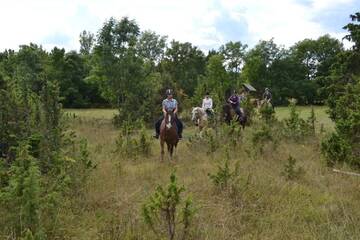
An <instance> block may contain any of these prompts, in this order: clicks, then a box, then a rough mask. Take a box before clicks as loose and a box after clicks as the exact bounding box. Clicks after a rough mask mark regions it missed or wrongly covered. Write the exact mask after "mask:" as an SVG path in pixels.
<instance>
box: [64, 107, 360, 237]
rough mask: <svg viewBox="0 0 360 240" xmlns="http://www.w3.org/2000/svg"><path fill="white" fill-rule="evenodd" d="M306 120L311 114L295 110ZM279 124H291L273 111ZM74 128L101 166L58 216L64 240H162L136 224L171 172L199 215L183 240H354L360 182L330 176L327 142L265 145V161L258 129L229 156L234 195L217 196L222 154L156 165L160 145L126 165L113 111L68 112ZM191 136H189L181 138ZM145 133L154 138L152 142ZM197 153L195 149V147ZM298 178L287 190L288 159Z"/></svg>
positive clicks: (186, 152)
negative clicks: (213, 176) (235, 175)
mask: <svg viewBox="0 0 360 240" xmlns="http://www.w3.org/2000/svg"><path fill="white" fill-rule="evenodd" d="M300 110H301V114H302V116H304V117H305V118H306V115H307V114H308V113H309V112H310V109H309V108H305V107H304V108H300ZM276 111H277V117H278V118H279V119H283V118H285V117H286V116H287V114H288V110H287V109H286V108H277V109H276ZM67 112H70V113H71V114H72V115H74V114H75V115H76V116H77V117H74V118H73V119H71V128H72V129H74V130H75V131H76V133H77V135H78V136H79V137H83V138H86V139H87V140H88V143H89V151H90V154H91V155H90V156H91V158H92V159H93V160H94V161H95V162H96V163H97V164H98V166H97V168H96V169H95V170H94V171H93V173H92V175H91V176H90V179H89V181H88V184H87V186H86V193H85V195H84V196H81V197H79V198H80V199H78V201H76V203H75V204H76V205H75V206H74V209H77V210H76V211H75V212H74V211H72V212H70V210H64V213H63V214H64V218H65V219H66V225H65V226H64V230H63V231H64V235H65V236H67V238H66V239H84V240H85V239H109V240H113V239H158V238H157V237H156V236H155V235H153V234H152V233H151V232H150V230H149V228H147V227H146V226H145V224H144V222H143V220H142V217H141V206H142V204H143V203H144V202H145V200H146V199H147V198H148V197H149V196H150V194H152V193H153V192H154V189H155V187H156V186H157V185H158V184H161V185H164V184H167V183H168V182H169V175H170V173H171V172H173V171H174V170H175V171H176V175H177V176H178V179H179V182H180V183H181V184H182V185H184V186H185V188H186V191H185V193H184V195H190V196H191V197H192V199H193V202H194V204H195V206H196V208H197V212H196V215H195V219H194V222H193V224H192V230H191V235H190V238H189V239H274V240H275V239H276V240H278V239H284V240H285V239H286V240H287V239H359V236H360V228H359V227H358V226H359V224H360V207H359V204H358V199H360V192H359V191H357V190H358V189H359V184H360V179H359V178H358V177H354V176H347V175H341V174H337V173H333V172H332V170H331V169H329V168H327V167H326V165H325V163H324V161H323V160H322V157H321V154H320V147H319V143H320V140H321V138H322V136H323V135H320V134H318V135H317V136H316V137H311V138H306V139H305V140H303V141H300V142H294V141H289V140H283V141H280V142H277V143H275V144H266V145H265V146H264V149H263V152H262V153H259V151H257V150H256V149H257V146H254V144H252V142H251V138H252V134H253V132H254V131H255V129H254V127H249V128H247V129H245V132H243V137H242V141H241V144H238V145H236V146H235V147H233V148H231V149H230V168H231V169H233V168H234V166H235V163H236V162H238V163H239V166H240V171H239V172H240V175H239V181H238V182H237V183H236V189H237V190H236V192H235V193H234V191H230V190H225V191H220V190H219V189H217V188H215V186H214V185H213V183H212V182H211V181H210V179H209V176H208V174H209V173H215V172H216V171H217V169H218V165H223V162H224V159H225V155H226V154H225V149H228V148H226V147H225V144H222V143H220V147H219V149H218V150H217V151H216V152H215V153H214V154H207V151H208V148H207V147H206V146H205V145H204V144H197V145H191V144H189V141H188V140H187V139H184V140H183V141H182V142H180V144H179V147H178V149H177V153H176V157H175V159H176V161H175V163H169V162H160V161H159V145H158V142H157V141H156V140H155V139H153V140H151V141H152V143H151V147H152V154H151V155H150V156H147V157H137V158H135V159H130V158H126V157H124V156H123V155H122V154H119V153H116V152H115V151H114V150H115V148H116V145H115V142H116V138H117V136H118V134H119V130H117V129H115V128H114V127H113V126H112V124H111V117H112V116H113V114H114V110H67ZM316 115H317V119H318V125H317V126H320V125H321V124H323V125H324V127H325V128H326V129H328V130H329V131H331V129H332V128H333V125H332V124H331V122H330V120H329V119H328V117H327V116H326V114H325V108H320V107H318V108H316ZM195 131H196V130H195V129H194V128H193V127H191V126H188V127H187V128H186V129H185V136H187V137H190V136H191V135H193V134H194V132H195ZM148 133H149V134H150V133H151V130H149V132H148ZM194 144H195V143H194ZM290 155H291V156H293V157H294V158H296V159H297V163H296V164H297V166H298V167H301V168H302V169H303V171H304V173H303V174H302V175H301V176H299V177H297V178H296V179H294V180H291V181H289V180H287V179H286V178H285V177H284V175H283V171H284V169H285V165H286V163H287V159H288V158H289V156H290Z"/></svg>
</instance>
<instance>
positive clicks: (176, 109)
mask: <svg viewBox="0 0 360 240" xmlns="http://www.w3.org/2000/svg"><path fill="white" fill-rule="evenodd" d="M175 101H176V100H175ZM177 112H178V103H177V102H176V107H175V109H174V113H175V114H176V113H177Z"/></svg>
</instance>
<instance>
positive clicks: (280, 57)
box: [0, 17, 346, 120]
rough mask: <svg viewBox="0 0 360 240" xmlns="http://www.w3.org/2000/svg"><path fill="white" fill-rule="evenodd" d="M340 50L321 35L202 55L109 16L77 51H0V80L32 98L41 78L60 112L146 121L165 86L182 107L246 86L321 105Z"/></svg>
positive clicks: (282, 100) (277, 99) (279, 100)
mask: <svg viewBox="0 0 360 240" xmlns="http://www.w3.org/2000/svg"><path fill="white" fill-rule="evenodd" d="M344 52H346V50H345V49H344V47H343V45H342V43H341V42H340V41H339V40H337V39H335V38H332V37H330V36H329V35H324V36H321V37H319V38H318V39H315V40H312V39H304V40H302V41H299V42H297V43H295V44H294V45H293V46H291V47H289V48H285V47H283V46H279V45H277V44H276V43H275V42H274V41H273V39H270V40H268V41H259V42H258V44H256V45H255V46H254V47H253V48H249V47H248V46H247V45H246V44H244V43H242V42H240V41H235V42H233V41H230V42H228V43H226V44H224V45H222V46H220V47H219V48H218V49H213V50H210V51H208V52H206V53H205V52H204V51H202V50H201V49H199V48H198V47H197V46H194V45H193V44H191V43H189V42H184V43H183V42H179V41H176V40H172V41H170V42H169V41H168V38H167V37H166V36H161V35H159V34H157V33H155V32H153V31H148V30H145V31H141V29H140V26H139V25H138V24H137V23H136V21H135V20H131V19H129V18H127V17H124V18H122V19H120V20H116V19H115V18H110V19H109V20H107V21H106V22H104V24H103V26H102V27H101V28H100V29H99V30H98V32H97V34H96V35H95V34H93V33H90V32H88V31H83V32H82V33H81V34H80V51H79V52H77V51H69V52H66V51H65V50H64V49H61V48H58V47H54V48H53V49H52V50H51V51H50V52H47V51H45V50H44V49H43V48H42V47H41V46H39V45H36V44H33V43H30V44H29V45H22V46H20V48H19V50H18V51H14V50H5V51H3V52H1V53H0V81H1V82H4V81H5V82H16V81H25V82H26V84H27V86H28V87H29V88H31V89H32V90H33V91H35V92H38V91H39V90H40V89H41V86H42V85H43V82H44V81H43V79H44V76H46V77H47V78H48V79H54V80H56V81H57V82H58V83H59V88H60V97H61V103H62V104H63V106H64V107H66V108H84V107H110V106H111V107H116V108H118V109H119V116H118V118H119V120H121V119H125V118H130V119H135V118H139V117H141V118H143V119H144V120H152V119H154V118H155V116H156V115H157V114H158V112H159V110H158V108H159V104H160V102H161V99H162V98H163V97H164V90H165V89H167V88H172V89H174V90H175V92H176V97H177V98H178V99H179V100H180V102H181V104H182V106H183V107H190V106H192V105H198V104H199V101H200V100H201V98H202V97H203V95H204V94H205V92H210V93H211V94H212V95H213V97H214V98H215V99H216V100H217V102H224V100H225V98H226V97H227V95H229V94H230V92H231V90H232V89H240V88H241V85H242V83H250V84H252V85H253V86H254V87H255V88H256V89H257V90H258V92H257V96H258V97H260V96H261V93H262V91H263V90H264V88H265V87H269V88H270V89H271V91H272V93H273V97H274V99H273V100H274V103H275V104H276V105H279V104H287V99H288V98H290V97H291V98H296V99H298V101H299V103H300V104H323V103H324V101H325V100H326V99H327V97H328V95H329V91H328V90H327V88H326V86H327V84H328V82H327V76H329V75H330V73H331V66H332V64H333V63H334V62H335V61H336V58H337V56H338V55H339V54H342V53H344Z"/></svg>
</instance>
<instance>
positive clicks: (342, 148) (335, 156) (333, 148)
mask: <svg viewBox="0 0 360 240" xmlns="http://www.w3.org/2000/svg"><path fill="white" fill-rule="evenodd" d="M321 152H322V153H323V155H324V156H325V159H326V163H327V165H328V166H333V165H334V164H335V163H336V162H348V163H351V161H352V155H351V145H350V143H349V142H347V141H346V140H345V139H344V138H343V137H341V136H340V135H338V134H337V133H332V134H331V135H330V136H328V137H327V138H325V139H324V140H323V141H322V142H321Z"/></svg>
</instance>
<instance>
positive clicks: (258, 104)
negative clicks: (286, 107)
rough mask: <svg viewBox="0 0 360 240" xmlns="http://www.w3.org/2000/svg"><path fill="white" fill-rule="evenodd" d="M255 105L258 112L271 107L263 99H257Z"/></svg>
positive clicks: (270, 104) (268, 102) (269, 103)
mask: <svg viewBox="0 0 360 240" xmlns="http://www.w3.org/2000/svg"><path fill="white" fill-rule="evenodd" d="M256 103H257V108H258V110H260V109H261V108H263V107H273V105H272V103H271V102H270V101H268V100H265V99H263V100H259V99H257V101H256Z"/></svg>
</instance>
